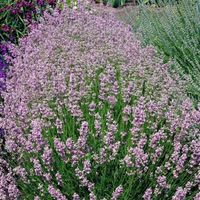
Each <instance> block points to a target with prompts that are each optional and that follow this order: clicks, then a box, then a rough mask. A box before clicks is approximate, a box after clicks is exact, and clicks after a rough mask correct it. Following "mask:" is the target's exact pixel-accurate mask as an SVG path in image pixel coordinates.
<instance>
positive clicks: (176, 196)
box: [172, 187, 186, 200]
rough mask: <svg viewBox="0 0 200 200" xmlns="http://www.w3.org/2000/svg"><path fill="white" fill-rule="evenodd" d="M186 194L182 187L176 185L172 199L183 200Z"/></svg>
mask: <svg viewBox="0 0 200 200" xmlns="http://www.w3.org/2000/svg"><path fill="white" fill-rule="evenodd" d="M185 196H186V191H185V190H184V189H183V188H182V187H178V188H177V190H176V192H175V194H174V196H173V197H172V200H184V199H185Z"/></svg>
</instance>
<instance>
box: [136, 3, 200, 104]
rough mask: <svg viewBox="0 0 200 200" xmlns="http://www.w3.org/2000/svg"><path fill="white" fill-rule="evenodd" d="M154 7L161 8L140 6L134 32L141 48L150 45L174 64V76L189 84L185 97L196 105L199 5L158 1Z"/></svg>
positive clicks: (198, 91)
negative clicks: (138, 35) (142, 44)
mask: <svg viewBox="0 0 200 200" xmlns="http://www.w3.org/2000/svg"><path fill="white" fill-rule="evenodd" d="M151 2H154V1H151ZM158 4H161V6H160V7H152V6H149V5H144V4H141V5H140V14H139V20H138V24H139V25H138V26H137V31H138V32H139V33H140V34H141V39H142V40H143V41H144V44H146V45H147V44H152V45H154V46H155V47H156V48H157V49H158V51H159V52H160V53H161V54H162V55H164V57H165V59H166V60H170V59H172V60H173V61H174V63H175V64H174V68H175V69H176V70H177V73H179V74H180V77H181V78H182V79H188V81H189V84H188V86H187V92H188V94H189V96H191V97H192V98H194V99H196V100H197V101H199V97H200V81H199V80H200V76H199V74H200V54H199V42H200V41H199V33H200V29H199V27H200V26H199V21H200V12H199V11H200V1H199V0H197V1H193V0H186V1H178V4H176V1H168V0H167V1H162V0H160V1H159V2H158ZM133 26H135V21H134V22H133ZM138 27H139V29H138Z"/></svg>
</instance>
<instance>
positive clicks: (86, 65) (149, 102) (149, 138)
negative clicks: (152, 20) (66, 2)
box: [0, 7, 200, 200]
mask: <svg viewBox="0 0 200 200" xmlns="http://www.w3.org/2000/svg"><path fill="white" fill-rule="evenodd" d="M9 48H10V51H11V52H12V54H13V55H15V58H14V59H11V61H12V65H13V66H12V67H11V69H10V70H11V71H10V72H9V78H8V80H7V82H6V84H7V85H6V86H7V90H6V91H5V92H3V97H4V99H5V107H4V118H2V119H1V121H0V125H1V127H2V128H4V129H5V132H6V134H5V135H6V141H5V147H6V150H7V152H8V153H9V154H11V155H12V156H11V158H10V160H9V165H10V166H11V170H12V169H13V171H16V169H17V172H18V175H17V178H16V180H15V177H14V178H13V180H12V185H13V188H14V189H13V190H16V191H17V189H18V191H17V192H15V193H14V194H15V195H16V196H12V197H8V196H6V197H5V199H6V198H9V199H11V200H14V199H17V198H21V199H35V200H36V199H37V200H39V199H41V200H42V199H52V198H54V199H59V200H61V199H63V200H64V199H73V200H79V199H90V200H96V199H104V200H106V199H113V200H117V199H144V200H150V199H151V198H152V199H157V200H159V199H174V200H175V199H180V200H183V199H184V198H185V199H186V198H187V197H188V198H190V199H192V198H194V199H195V200H196V199H198V197H199V194H198V189H199V187H200V178H199V177H200V168H199V167H200V160H199V155H200V148H199V146H200V143H199V141H200V140H199V139H200V138H199V124H200V107H198V108H197V109H195V108H193V105H192V104H191V103H190V100H189V99H187V96H186V95H185V93H184V82H181V81H178V80H177V77H176V74H169V72H168V68H169V66H168V65H167V64H163V63H162V60H160V59H159V58H157V57H156V51H155V50H154V49H153V48H152V47H147V48H142V47H141V45H140V42H139V41H137V40H136V39H135V38H134V36H133V34H132V33H131V31H130V29H129V27H127V26H124V25H123V24H122V23H120V22H118V21H117V20H116V19H115V18H114V17H113V16H111V15H108V14H102V15H100V16H99V15H94V14H91V13H89V12H87V10H84V8H83V7H82V8H81V9H77V10H72V9H68V8H65V9H64V10H63V12H61V13H60V14H59V13H58V12H54V13H53V15H49V14H47V13H45V14H44V20H42V21H41V24H39V25H38V26H37V28H35V29H33V30H32V31H31V32H30V33H29V35H28V36H27V37H26V38H23V39H21V40H20V43H19V47H15V46H13V45H10V47H9ZM6 59H8V60H9V59H10V58H9V57H8V56H7V58H6ZM14 169H15V170H14ZM6 178H7V177H5V176H4V175H3V176H2V179H3V180H4V179H5V181H6ZM7 189H8V188H2V189H1V190H0V195H5V194H6V195H8V193H7ZM17 195H18V196H17Z"/></svg>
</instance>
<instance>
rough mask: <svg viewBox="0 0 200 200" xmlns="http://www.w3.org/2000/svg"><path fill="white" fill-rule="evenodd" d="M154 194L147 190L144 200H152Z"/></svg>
mask: <svg viewBox="0 0 200 200" xmlns="http://www.w3.org/2000/svg"><path fill="white" fill-rule="evenodd" d="M152 193H153V191H152V189H151V188H148V189H146V191H145V193H144V195H143V199H144V200H151V196H152Z"/></svg>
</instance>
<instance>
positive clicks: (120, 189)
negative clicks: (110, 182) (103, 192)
mask: <svg viewBox="0 0 200 200" xmlns="http://www.w3.org/2000/svg"><path fill="white" fill-rule="evenodd" d="M123 191H124V189H123V187H122V186H121V185H120V186H118V187H117V188H116V189H115V191H114V192H113V193H112V198H111V200H117V199H119V197H120V196H121V195H122V193H123Z"/></svg>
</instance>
